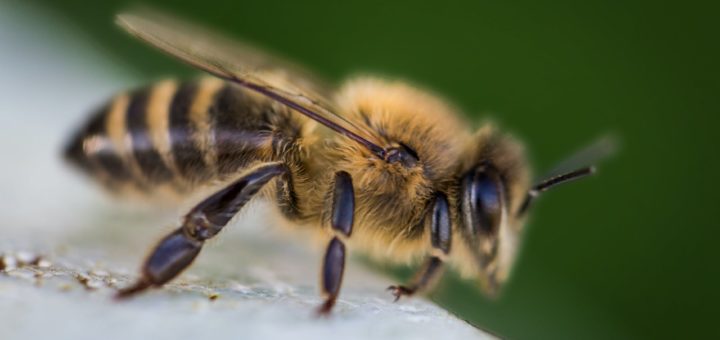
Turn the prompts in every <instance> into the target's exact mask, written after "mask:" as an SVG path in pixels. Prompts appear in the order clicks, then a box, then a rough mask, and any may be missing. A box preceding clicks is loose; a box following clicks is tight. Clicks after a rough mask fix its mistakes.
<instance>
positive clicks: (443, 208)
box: [388, 194, 452, 301]
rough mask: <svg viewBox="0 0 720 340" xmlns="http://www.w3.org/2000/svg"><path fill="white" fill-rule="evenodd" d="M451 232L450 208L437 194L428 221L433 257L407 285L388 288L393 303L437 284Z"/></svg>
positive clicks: (440, 195) (447, 250)
mask: <svg viewBox="0 0 720 340" xmlns="http://www.w3.org/2000/svg"><path fill="white" fill-rule="evenodd" d="M451 231H452V224H451V223H450V208H449V205H448V201H447V198H446V197H445V195H443V194H437V195H436V197H435V202H434V203H433V210H432V217H431V219H430V242H431V246H432V249H433V256H430V257H429V258H428V259H427V260H425V264H423V267H422V269H421V270H420V271H418V272H417V274H415V277H414V278H413V279H412V280H411V282H410V284H409V285H407V286H390V287H388V290H390V291H392V294H393V295H395V301H397V300H399V299H400V297H401V296H403V295H408V296H409V295H413V294H415V293H418V292H420V291H422V290H426V289H429V288H431V287H432V286H433V284H434V283H436V282H437V279H438V278H439V276H440V274H441V273H442V267H443V261H442V257H444V256H446V255H447V254H448V253H449V252H450V241H451V240H452V233H451Z"/></svg>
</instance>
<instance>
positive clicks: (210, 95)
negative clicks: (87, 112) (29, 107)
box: [65, 78, 300, 192]
mask: <svg viewBox="0 0 720 340" xmlns="http://www.w3.org/2000/svg"><path fill="white" fill-rule="evenodd" d="M299 131H300V123H299V122H298V120H297V119H295V120H294V119H293V116H291V114H290V112H289V111H287V109H285V108H283V107H281V106H279V105H277V104H274V103H272V102H270V101H269V100H267V99H265V98H264V97H260V96H258V95H256V94H254V93H251V92H249V90H246V89H243V88H240V87H238V86H235V85H232V84H229V83H226V82H223V81H221V80H219V79H215V78H206V79H203V80H200V81H196V82H187V83H177V82H173V81H165V82H161V83H158V84H156V85H154V86H151V87H148V88H144V89H141V90H137V91H133V92H131V93H123V94H119V95H117V96H115V97H114V98H113V99H112V100H110V102H108V103H107V104H106V105H105V106H104V107H102V108H101V109H100V110H99V111H98V112H97V113H96V114H94V115H93V116H92V118H91V119H90V120H89V122H88V123H87V124H86V125H85V126H84V128H82V129H80V131H79V132H78V133H77V134H76V135H75V137H74V138H73V139H72V140H71V142H70V144H69V145H68V147H67V148H66V150H65V155H66V158H68V159H69V160H70V161H71V162H73V163H75V164H76V165H78V166H79V167H80V168H81V169H83V170H85V171H86V172H87V173H89V174H91V175H92V176H94V177H96V178H98V179H99V180H100V181H102V182H103V183H104V184H106V185H107V186H109V187H110V188H114V189H116V188H125V187H128V186H131V187H134V188H135V189H139V190H140V191H144V192H148V191H151V190H152V189H154V188H157V187H160V186H167V187H170V188H173V189H174V190H176V191H186V190H189V189H192V188H193V187H195V186H197V185H199V184H203V183H206V182H208V181H210V180H214V179H222V178H224V177H229V176H232V175H233V174H235V173H237V172H238V171H240V170H242V169H243V168H244V167H245V166H247V165H248V164H250V163H252V162H255V161H270V160H274V159H278V158H279V157H281V153H282V150H284V149H285V148H286V147H287V146H288V145H290V144H291V143H292V142H294V141H295V139H296V138H297V137H298V134H299Z"/></svg>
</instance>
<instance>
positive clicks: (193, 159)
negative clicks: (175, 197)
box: [168, 82, 208, 181]
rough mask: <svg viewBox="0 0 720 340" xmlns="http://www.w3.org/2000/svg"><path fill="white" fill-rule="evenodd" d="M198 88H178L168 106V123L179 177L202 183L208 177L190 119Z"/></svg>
mask: <svg viewBox="0 0 720 340" xmlns="http://www.w3.org/2000/svg"><path fill="white" fill-rule="evenodd" d="M198 86H199V85H198V83H196V82H191V83H184V84H182V85H181V86H180V87H179V88H178V90H177V92H176V93H175V96H173V99H172V102H171V104H170V117H169V123H168V125H169V129H170V131H169V134H170V145H171V147H172V154H173V158H174V159H175V166H176V167H177V169H178V172H179V173H180V175H181V176H183V177H184V178H185V179H188V180H190V181H202V180H205V179H207V177H208V175H207V173H208V170H207V165H206V164H205V159H204V158H203V153H202V151H201V150H200V148H199V147H198V145H197V144H196V141H195V138H194V137H195V135H196V134H197V133H198V132H197V128H196V127H195V125H194V123H193V121H192V118H191V117H190V114H191V112H190V109H191V107H192V103H193V101H194V99H195V96H196V94H197V92H198Z"/></svg>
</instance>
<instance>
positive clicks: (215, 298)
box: [208, 293, 220, 301]
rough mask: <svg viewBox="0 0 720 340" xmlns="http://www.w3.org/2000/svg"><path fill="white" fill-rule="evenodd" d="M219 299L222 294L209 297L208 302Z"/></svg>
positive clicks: (213, 294) (212, 294)
mask: <svg viewBox="0 0 720 340" xmlns="http://www.w3.org/2000/svg"><path fill="white" fill-rule="evenodd" d="M219 297H220V294H218V293H211V294H210V295H208V300H210V301H215V300H217V299H218V298H219Z"/></svg>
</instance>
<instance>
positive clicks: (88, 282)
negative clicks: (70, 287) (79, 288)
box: [75, 274, 102, 290]
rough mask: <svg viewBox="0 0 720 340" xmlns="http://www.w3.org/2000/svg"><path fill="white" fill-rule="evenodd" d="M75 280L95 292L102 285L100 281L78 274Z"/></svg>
mask: <svg viewBox="0 0 720 340" xmlns="http://www.w3.org/2000/svg"><path fill="white" fill-rule="evenodd" d="M75 279H76V280H77V281H78V282H80V284H81V285H83V287H85V289H87V290H95V289H98V288H100V286H101V285H102V283H101V282H100V281H98V280H94V279H92V278H90V277H89V276H87V275H85V274H76V275H75Z"/></svg>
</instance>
